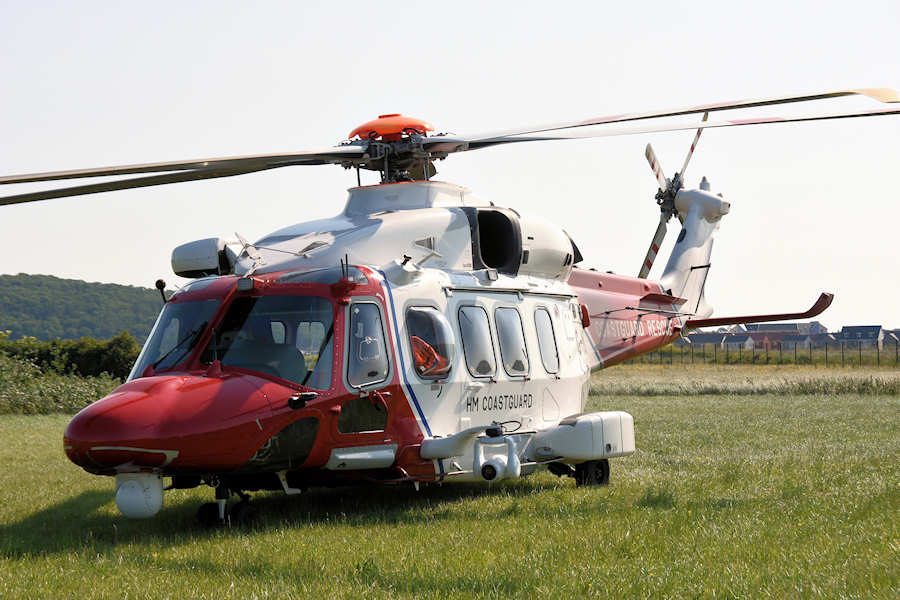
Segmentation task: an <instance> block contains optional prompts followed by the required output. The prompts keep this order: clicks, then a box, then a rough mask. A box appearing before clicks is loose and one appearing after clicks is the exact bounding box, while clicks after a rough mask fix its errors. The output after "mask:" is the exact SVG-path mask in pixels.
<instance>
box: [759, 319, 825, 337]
mask: <svg viewBox="0 0 900 600" xmlns="http://www.w3.org/2000/svg"><path fill="white" fill-rule="evenodd" d="M744 328H745V330H746V331H748V332H759V333H762V332H778V333H791V334H799V333H804V334H807V335H817V334H820V333H828V328H827V327H825V326H824V325H822V324H821V323H819V322H818V321H809V322H806V323H748V324H747V325H744Z"/></svg>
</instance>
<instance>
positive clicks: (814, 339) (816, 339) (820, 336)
mask: <svg viewBox="0 0 900 600" xmlns="http://www.w3.org/2000/svg"><path fill="white" fill-rule="evenodd" d="M809 342H810V344H812V347H813V348H824V347H825V346H826V345H828V346H834V345H835V344H838V343H839V342H838V341H837V338H836V337H835V334H833V333H816V334H813V335H811V336H809Z"/></svg>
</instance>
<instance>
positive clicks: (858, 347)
mask: <svg viewBox="0 0 900 600" xmlns="http://www.w3.org/2000/svg"><path fill="white" fill-rule="evenodd" d="M856 348H857V350H859V363H857V365H856V366H857V367H861V366H862V340H860V341H859V342H858V343H857V344H856Z"/></svg>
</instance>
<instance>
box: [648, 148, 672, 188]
mask: <svg viewBox="0 0 900 600" xmlns="http://www.w3.org/2000/svg"><path fill="white" fill-rule="evenodd" d="M644 156H646V157H647V162H648V163H650V169H651V170H652V171H653V175H654V177H656V182H657V183H658V184H659V189H661V190H662V191H665V190H666V188H667V187H668V184H667V183H666V176H665V175H663V171H662V167H660V166H659V160H658V159H657V158H656V153H655V152H653V146H651V145H650V144H647V148H646V149H645V150H644Z"/></svg>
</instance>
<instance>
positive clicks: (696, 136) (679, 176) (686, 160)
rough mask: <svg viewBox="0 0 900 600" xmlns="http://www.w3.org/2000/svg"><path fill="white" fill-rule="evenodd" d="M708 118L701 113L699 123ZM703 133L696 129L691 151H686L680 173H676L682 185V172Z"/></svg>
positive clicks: (701, 130) (701, 128)
mask: <svg viewBox="0 0 900 600" xmlns="http://www.w3.org/2000/svg"><path fill="white" fill-rule="evenodd" d="M708 117H709V113H708V112H705V113H703V118H702V119H701V121H706V119H707V118H708ZM701 133H703V127H700V128H698V129H697V134H696V135H695V136H694V141H693V142H692V143H691V149H690V150H688V153H687V156H685V157H684V164H683V165H682V166H681V171H679V172H678V179H679V181H681V182H682V184H683V183H684V172H685V171H687V166H688V163H689V162H691V157H692V156H693V155H694V148H696V147H697V142H698V141H700V134H701Z"/></svg>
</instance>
